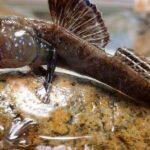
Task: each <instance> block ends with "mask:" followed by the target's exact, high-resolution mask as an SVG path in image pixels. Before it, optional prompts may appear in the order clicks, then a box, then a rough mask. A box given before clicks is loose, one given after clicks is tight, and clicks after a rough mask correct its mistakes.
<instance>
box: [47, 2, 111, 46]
mask: <svg viewBox="0 0 150 150" xmlns="http://www.w3.org/2000/svg"><path fill="white" fill-rule="evenodd" d="M49 9H50V14H51V18H52V21H53V22H54V23H55V24H58V25H59V26H62V27H64V28H66V29H67V30H68V31H70V32H72V33H74V34H75V35H76V36H78V37H80V38H82V39H84V40H86V41H88V42H90V43H91V44H93V45H95V46H97V47H100V48H103V47H105V46H106V45H107V44H108V41H109V33H108V32H107V28H106V26H105V24H104V21H103V19H102V16H101V13H100V12H98V11H97V8H96V6H95V5H94V4H91V3H90V1H89V0H49Z"/></svg>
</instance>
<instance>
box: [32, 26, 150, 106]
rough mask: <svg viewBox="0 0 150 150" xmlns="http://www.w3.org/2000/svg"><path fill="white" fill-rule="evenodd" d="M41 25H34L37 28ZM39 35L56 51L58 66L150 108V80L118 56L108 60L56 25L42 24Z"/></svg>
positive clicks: (101, 53) (104, 55)
mask: <svg viewBox="0 0 150 150" xmlns="http://www.w3.org/2000/svg"><path fill="white" fill-rule="evenodd" d="M36 26H38V25H37V24H34V27H36ZM39 29H40V30H38V32H39V33H40V34H39V36H41V37H42V38H44V39H45V40H46V41H49V42H50V43H52V44H53V46H54V47H55V48H56V51H57V54H58V57H59V59H58V60H57V61H58V65H60V66H62V64H63V67H65V68H69V69H71V70H74V71H76V72H78V73H81V74H84V75H88V76H90V77H93V78H95V79H97V80H99V81H101V82H104V83H106V84H108V85H109V86H112V87H113V88H115V89H117V90H119V91H121V92H123V93H125V94H126V95H128V96H130V97H132V98H133V99H135V100H136V101H137V102H139V103H142V104H146V105H149V106H150V81H149V80H148V79H146V78H144V77H142V76H140V75H139V74H138V73H136V72H135V71H134V70H132V69H131V68H130V67H129V66H128V65H126V64H124V63H122V62H121V60H119V59H118V57H116V56H114V57H109V56H108V55H106V53H105V52H104V51H101V50H99V49H98V48H96V47H95V46H93V45H91V44H90V43H88V42H86V41H84V40H82V39H80V38H79V37H77V36H75V35H73V34H71V33H70V32H68V31H67V30H65V29H64V28H62V27H58V26H56V25H53V24H52V25H49V27H48V26H47V25H44V24H42V23H41V26H39Z"/></svg>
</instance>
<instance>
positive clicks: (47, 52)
mask: <svg viewBox="0 0 150 150" xmlns="http://www.w3.org/2000/svg"><path fill="white" fill-rule="evenodd" d="M49 8H50V14H51V18H52V21H53V22H52V23H49V22H45V21H41V20H34V19H29V18H20V17H9V18H7V19H6V18H5V19H4V18H3V19H1V28H0V29H1V31H0V57H1V59H0V66H1V67H2V68H7V67H21V66H25V65H29V66H32V67H38V66H40V65H44V64H47V63H49V62H50V63H52V61H51V60H52V56H53V55H52V53H53V51H54V50H56V54H57V65H58V66H61V67H64V68H69V69H70V70H73V71H76V72H78V73H80V74H83V75H88V76H90V77H93V78H95V79H97V80H99V81H101V82H104V83H106V84H107V85H109V86H111V87H113V88H115V89H117V90H119V91H121V92H123V93H124V94H126V95H128V96H130V97H131V98H133V99H134V100H136V101H137V102H139V103H142V104H146V105H150V63H149V62H148V60H146V59H144V58H142V57H141V56H138V55H137V54H134V52H132V51H131V50H129V49H127V48H119V49H118V50H117V52H116V54H115V55H114V56H110V55H108V54H107V53H105V51H104V48H105V46H106V45H107V43H108V42H109V34H108V31H107V28H106V26H105V24H104V21H103V19H102V16H101V14H100V13H99V12H98V11H97V9H96V6H95V5H93V4H91V3H90V2H89V1H88V0H63V1H59V0H49ZM2 25H3V26H4V27H6V28H7V29H8V27H9V26H10V31H9V30H7V29H6V35H9V37H7V38H4V35H5V34H3V33H2V31H3V27H2ZM12 27H13V29H12ZM11 29H12V30H11ZM20 31H23V32H24V34H23V36H22V37H23V38H24V40H23V41H24V43H25V46H23V43H22V42H21V45H20V44H18V43H17V44H18V46H19V47H15V44H16V41H15V39H14V38H13V40H12V39H11V38H10V35H13V36H14V35H16V32H17V33H18V32H20ZM15 38H16V37H15ZM7 40H8V41H11V42H12V45H13V46H12V48H11V51H12V52H13V54H12V55H10V53H9V51H7V48H8V47H7V46H4V45H5V44H6V43H7V42H5V41H7ZM18 41H20V38H18ZM30 42H31V43H32V46H31V44H30V45H29V43H30ZM6 45H7V44H6ZM20 47H21V48H22V52H21V53H19V52H18V51H19V50H20ZM18 53H19V54H18ZM16 56H18V57H19V58H18V57H16ZM17 58H18V59H17ZM21 59H22V61H21Z"/></svg>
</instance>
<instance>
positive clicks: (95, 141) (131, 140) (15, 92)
mask: <svg viewBox="0 0 150 150" xmlns="http://www.w3.org/2000/svg"><path fill="white" fill-rule="evenodd" d="M43 82H44V77H41V76H36V75H33V74H32V73H23V74H22V73H18V72H13V71H11V72H10V73H2V74H1V75H0V116H1V117H0V140H1V141H0V149H10V148H11V149H13V148H14V149H15V150H16V149H31V150H32V149H33V150H34V149H35V150H45V149H51V148H54V149H55V150H57V149H61V150H65V149H67V148H68V149H69V150H71V149H73V148H76V149H79V150H80V149H85V150H88V149H94V150H101V149H102V150H103V149H118V150H122V149H133V150H134V149H142V150H144V149H145V150H146V149H149V148H150V109H149V108H146V107H144V106H140V105H138V104H136V103H135V102H133V101H131V100H129V99H128V98H126V97H124V96H123V95H121V94H119V93H118V92H116V91H114V90H112V89H110V88H108V87H106V86H105V85H103V84H101V83H97V82H96V81H92V80H90V79H84V78H81V77H75V76H72V75H66V74H63V73H56V76H55V78H54V80H53V85H52V90H51V93H50V103H49V104H44V103H42V101H41V99H40V98H41V97H42V96H44V93H45V89H44V87H43ZM39 95H40V96H41V97H39Z"/></svg>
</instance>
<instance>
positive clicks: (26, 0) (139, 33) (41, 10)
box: [0, 0, 150, 58]
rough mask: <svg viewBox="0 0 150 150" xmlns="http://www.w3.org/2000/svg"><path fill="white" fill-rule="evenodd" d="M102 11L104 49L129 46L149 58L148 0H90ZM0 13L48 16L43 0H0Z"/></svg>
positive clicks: (45, 0)
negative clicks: (106, 41) (106, 36)
mask: <svg viewBox="0 0 150 150" xmlns="http://www.w3.org/2000/svg"><path fill="white" fill-rule="evenodd" d="M91 2H92V3H95V4H96V5H97V7H98V9H99V10H101V11H102V14H103V18H104V20H105V21H106V24H107V27H108V30H109V32H110V35H111V40H110V43H109V44H108V46H107V51H108V52H109V53H112V54H114V52H115V51H116V49H117V48H118V47H129V48H133V49H134V50H136V51H137V52H138V53H139V54H141V55H144V56H147V57H148V58H150V42H149V39H150V0H91ZM0 15H1V16H2V15H20V16H25V17H33V18H40V19H46V20H50V17H49V10H48V5H47V0H0Z"/></svg>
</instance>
